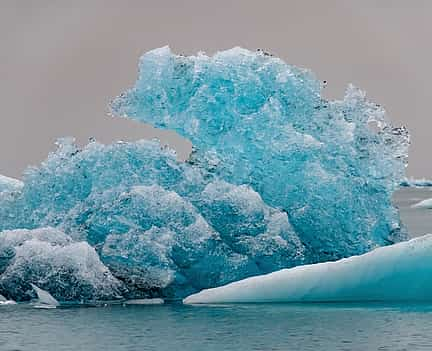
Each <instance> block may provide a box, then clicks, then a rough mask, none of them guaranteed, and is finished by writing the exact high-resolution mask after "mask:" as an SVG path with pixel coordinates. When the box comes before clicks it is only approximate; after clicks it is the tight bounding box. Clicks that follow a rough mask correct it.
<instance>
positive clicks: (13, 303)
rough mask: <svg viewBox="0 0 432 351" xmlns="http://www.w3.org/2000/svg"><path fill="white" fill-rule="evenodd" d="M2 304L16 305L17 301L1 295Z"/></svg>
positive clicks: (0, 302)
mask: <svg viewBox="0 0 432 351" xmlns="http://www.w3.org/2000/svg"><path fill="white" fill-rule="evenodd" d="M2 305H16V302H15V301H13V300H8V299H6V298H5V297H4V296H3V295H0V306H2Z"/></svg>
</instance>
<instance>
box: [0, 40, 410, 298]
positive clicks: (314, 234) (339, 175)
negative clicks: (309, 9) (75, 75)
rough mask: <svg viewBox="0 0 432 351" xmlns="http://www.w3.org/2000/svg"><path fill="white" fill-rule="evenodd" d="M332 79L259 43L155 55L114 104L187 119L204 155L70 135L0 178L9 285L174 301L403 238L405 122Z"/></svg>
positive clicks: (2, 252) (19, 290)
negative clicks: (399, 196)
mask: <svg viewBox="0 0 432 351" xmlns="http://www.w3.org/2000/svg"><path fill="white" fill-rule="evenodd" d="M321 89H322V83H321V82H320V81H318V80H317V79H316V78H315V77H314V76H313V74H312V73H310V72H309V71H306V70H302V69H298V68H296V67H293V66H289V65H287V64H286V63H284V62H283V61H282V60H280V59H278V58H275V57H273V56H271V55H269V54H267V53H265V52H263V51H258V52H255V53H253V52H250V51H247V50H244V49H240V48H234V49H231V50H227V51H223V52H219V53H217V54H215V55H214V56H212V57H209V56H206V55H204V54H198V55H197V56H192V57H184V56H181V55H175V54H173V53H171V51H170V50H169V48H161V49H157V50H153V51H151V52H149V53H147V54H145V55H144V56H143V57H142V58H141V60H140V72H139V77H138V80H137V82H136V84H135V86H134V87H133V88H132V89H130V90H128V91H126V92H125V93H124V94H122V95H120V96H119V97H118V98H116V99H114V101H113V102H112V103H111V110H112V113H113V114H114V115H117V116H121V117H127V118H133V119H136V120H139V121H142V122H145V123H150V124H152V125H154V126H156V127H159V128H168V129H172V130H175V131H177V132H178V133H180V134H181V135H183V136H185V137H187V138H189V139H190V140H191V141H192V143H193V144H194V149H193V152H192V154H191V155H190V157H189V158H188V159H187V160H186V161H185V162H182V161H179V160H177V157H176V154H175V152H174V151H173V150H171V149H169V148H167V147H163V146H161V145H160V144H159V143H158V142H157V141H144V140H140V141H136V142H117V143H114V144H111V145H103V144H100V143H98V142H96V141H92V142H90V143H89V144H88V145H86V146H85V147H83V148H80V147H78V146H77V145H76V144H75V143H74V140H73V139H72V138H64V139H60V140H59V141H58V143H57V146H58V147H57V150H56V151H54V152H52V153H51V154H50V155H49V156H48V158H47V159H46V160H45V161H44V162H42V164H41V165H40V166H39V167H31V168H28V169H27V170H26V172H25V173H24V176H23V183H20V182H15V183H14V182H12V181H11V180H7V179H6V178H4V179H5V181H2V179H3V178H0V231H1V232H0V293H1V294H3V295H5V296H7V297H8V298H11V299H15V300H18V301H22V300H26V299H29V298H30V297H31V296H30V295H31V294H32V289H31V284H34V285H36V286H38V287H40V288H41V289H44V290H46V291H47V292H49V293H50V294H51V295H52V296H53V297H54V298H56V299H57V300H59V301H81V300H85V301H88V300H109V299H115V298H124V299H147V298H163V299H178V298H183V297H185V296H187V295H189V294H193V293H195V292H197V291H200V290H202V289H207V288H212V287H216V286H220V285H224V284H228V283H230V282H233V281H236V280H240V279H244V278H247V277H250V276H255V275H261V274H266V273H270V272H274V271H277V270H280V269H284V268H290V267H295V266H298V265H303V264H312V263H317V262H324V261H329V260H330V261H333V260H338V259H341V258H343V257H349V256H352V255H358V254H363V253H365V252H367V251H370V250H372V249H374V248H376V247H379V246H385V245H388V244H393V243H396V242H399V241H402V240H405V239H406V237H407V235H406V232H405V230H404V228H403V226H402V225H401V223H400V219H399V214H398V211H397V209H396V208H394V207H393V206H392V204H391V196H392V193H393V192H394V190H396V189H397V188H398V186H399V184H400V183H401V182H402V180H403V179H404V169H405V166H406V162H407V148H408V145H409V136H408V132H407V131H406V129H405V128H403V127H401V128H395V127H393V126H392V125H391V124H390V123H389V121H388V120H387V117H386V115H385V112H384V110H383V109H382V108H381V107H380V106H378V105H376V104H373V103H371V102H369V101H367V100H366V98H365V95H364V93H363V92H361V91H359V90H357V89H355V88H354V87H349V88H348V90H347V93H346V96H345V98H344V99H343V100H341V101H327V100H325V99H324V98H322V97H321ZM6 180H7V181H6ZM41 233H42V234H41ZM15 236H16V239H13V238H14V237H15ZM14 240H15V241H14ZM36 249H37V250H40V251H37V252H40V254H37V255H36V254H35V250H36ZM84 253H85V257H87V258H88V259H89V261H85V262H84V263H83V262H81V259H82V256H83V255H84ZM33 256H35V257H36V258H35V259H33ZM24 261H25V262H28V264H26V265H25V267H24V266H23V264H21V263H20V262H24ZM58 270H60V271H61V273H58V274H57V271H58ZM84 272H85V274H84Z"/></svg>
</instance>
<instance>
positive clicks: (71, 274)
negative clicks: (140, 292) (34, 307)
mask: <svg viewBox="0 0 432 351" xmlns="http://www.w3.org/2000/svg"><path fill="white" fill-rule="evenodd" d="M32 283H36V284H37V286H39V287H40V288H43V289H44V290H47V291H49V292H50V293H51V294H52V295H53V296H54V297H55V298H57V299H58V300H73V301H80V300H81V299H85V300H91V299H108V298H114V297H115V296H116V295H118V291H119V288H120V287H121V284H120V282H119V281H117V279H115V278H114V277H113V276H112V274H111V273H110V271H109V270H108V269H107V268H106V267H105V266H104V265H103V264H102V263H101V262H100V260H99V257H98V255H97V253H96V251H95V250H94V249H93V248H92V247H91V246H90V245H89V244H88V243H86V242H73V241H72V240H71V239H70V237H69V236H67V235H66V234H64V233H62V232H60V231H58V230H56V229H52V228H41V229H35V230H24V229H22V230H13V231H3V232H2V233H0V292H1V293H2V294H3V295H5V296H7V297H8V298H12V299H14V300H17V301H21V300H28V299H30V298H32V297H33V296H34V295H33V288H32V286H31V284H32Z"/></svg>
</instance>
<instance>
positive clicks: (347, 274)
mask: <svg viewBox="0 0 432 351" xmlns="http://www.w3.org/2000/svg"><path fill="white" fill-rule="evenodd" d="M431 277H432V234H428V235H425V236H423V237H418V238H415V239H412V240H410V241H407V242H402V243H398V244H394V245H391V246H386V247H380V248H377V249H375V250H373V251H371V252H368V253H366V254H364V255H361V256H353V257H349V258H344V259H342V260H339V261H335V262H325V263H317V264H312V265H305V266H298V267H294V268H291V269H284V270H280V271H277V272H273V273H270V274H267V275H262V276H256V277H252V278H247V279H244V280H241V281H238V282H234V283H231V284H228V285H225V286H222V287H218V288H214V289H209V290H204V291H202V292H199V293H197V294H194V295H191V296H189V297H187V298H186V299H185V300H184V303H187V304H200V303H252V302H347V301H352V302H353V301H426V300H428V301H431V300H432V279H431Z"/></svg>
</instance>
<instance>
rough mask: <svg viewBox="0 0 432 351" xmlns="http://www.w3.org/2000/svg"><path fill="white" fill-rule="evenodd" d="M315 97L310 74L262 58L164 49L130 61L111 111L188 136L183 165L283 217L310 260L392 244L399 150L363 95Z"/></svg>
mask: <svg viewBox="0 0 432 351" xmlns="http://www.w3.org/2000/svg"><path fill="white" fill-rule="evenodd" d="M321 88H322V84H321V82H320V81H318V80H317V79H316V78H315V77H314V76H313V75H312V73H310V72H309V71H305V70H300V69H298V68H295V67H293V66H289V65H287V64H286V63H284V62H283V61H282V60H280V59H278V58H275V57H271V56H269V55H267V54H265V53H263V52H257V53H253V52H250V51H248V50H244V49H241V48H234V49H231V50H227V51H222V52H219V53H217V54H215V55H214V56H211V57H209V56H206V55H204V54H198V55H197V56H191V57H184V56H181V55H175V54H173V53H172V52H171V51H170V49H169V48H168V47H164V48H161V49H157V50H153V51H150V52H148V53H147V54H145V55H144V56H143V57H142V58H141V60H140V72H139V77H138V80H137V82H136V83H135V86H134V88H132V89H130V90H128V91H127V92H126V93H124V94H123V95H121V96H119V97H118V98H117V99H116V100H114V101H113V102H112V111H113V113H114V114H117V115H120V116H127V117H129V118H134V119H137V120H139V121H143V122H147V123H150V124H152V125H154V126H156V127H159V128H167V129H173V130H175V131H177V132H178V133H180V134H181V135H183V136H185V137H187V138H189V139H190V140H191V141H192V143H193V145H194V147H195V153H194V155H193V156H192V160H193V161H194V162H196V163H199V164H201V165H202V166H203V167H207V168H211V169H212V170H213V172H214V173H216V174H217V175H218V176H220V177H221V178H222V179H224V180H226V181H228V182H230V183H234V184H248V185H250V186H251V187H252V188H253V189H254V190H255V191H256V192H257V193H259V194H260V195H261V197H262V198H263V200H264V201H265V202H266V203H267V204H269V205H271V206H273V207H277V208H281V209H283V210H285V211H287V213H288V216H289V219H290V222H291V224H292V225H293V227H294V229H295V231H296V232H297V234H298V235H299V237H300V240H301V241H302V243H303V244H304V245H305V246H306V249H307V254H308V256H310V257H311V258H312V260H313V261H321V260H325V259H337V258H340V257H344V256H349V255H352V254H357V253H359V252H364V251H366V250H368V249H370V248H372V247H374V246H375V245H383V244H387V243H389V242H394V241H397V240H398V239H399V235H400V233H399V231H400V228H399V218H398V214H397V212H396V211H395V210H394V208H393V207H392V205H391V194H392V192H393V190H394V189H395V188H396V187H397V186H398V185H399V183H400V182H401V180H402V178H403V176H404V168H405V163H406V158H407V146H408V142H409V141H408V134H407V131H406V130H405V129H404V128H393V127H392V126H391V125H390V124H389V122H388V121H387V119H386V116H385V112H384V110H383V109H382V108H381V107H380V106H379V105H376V104H373V103H371V102H368V101H367V100H366V99H365V95H364V93H363V92H361V91H359V90H357V89H355V88H354V87H352V86H350V87H349V88H348V90H347V92H346V95H345V98H344V99H343V100H341V101H327V100H325V99H323V98H322V97H321V95H320V94H321Z"/></svg>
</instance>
